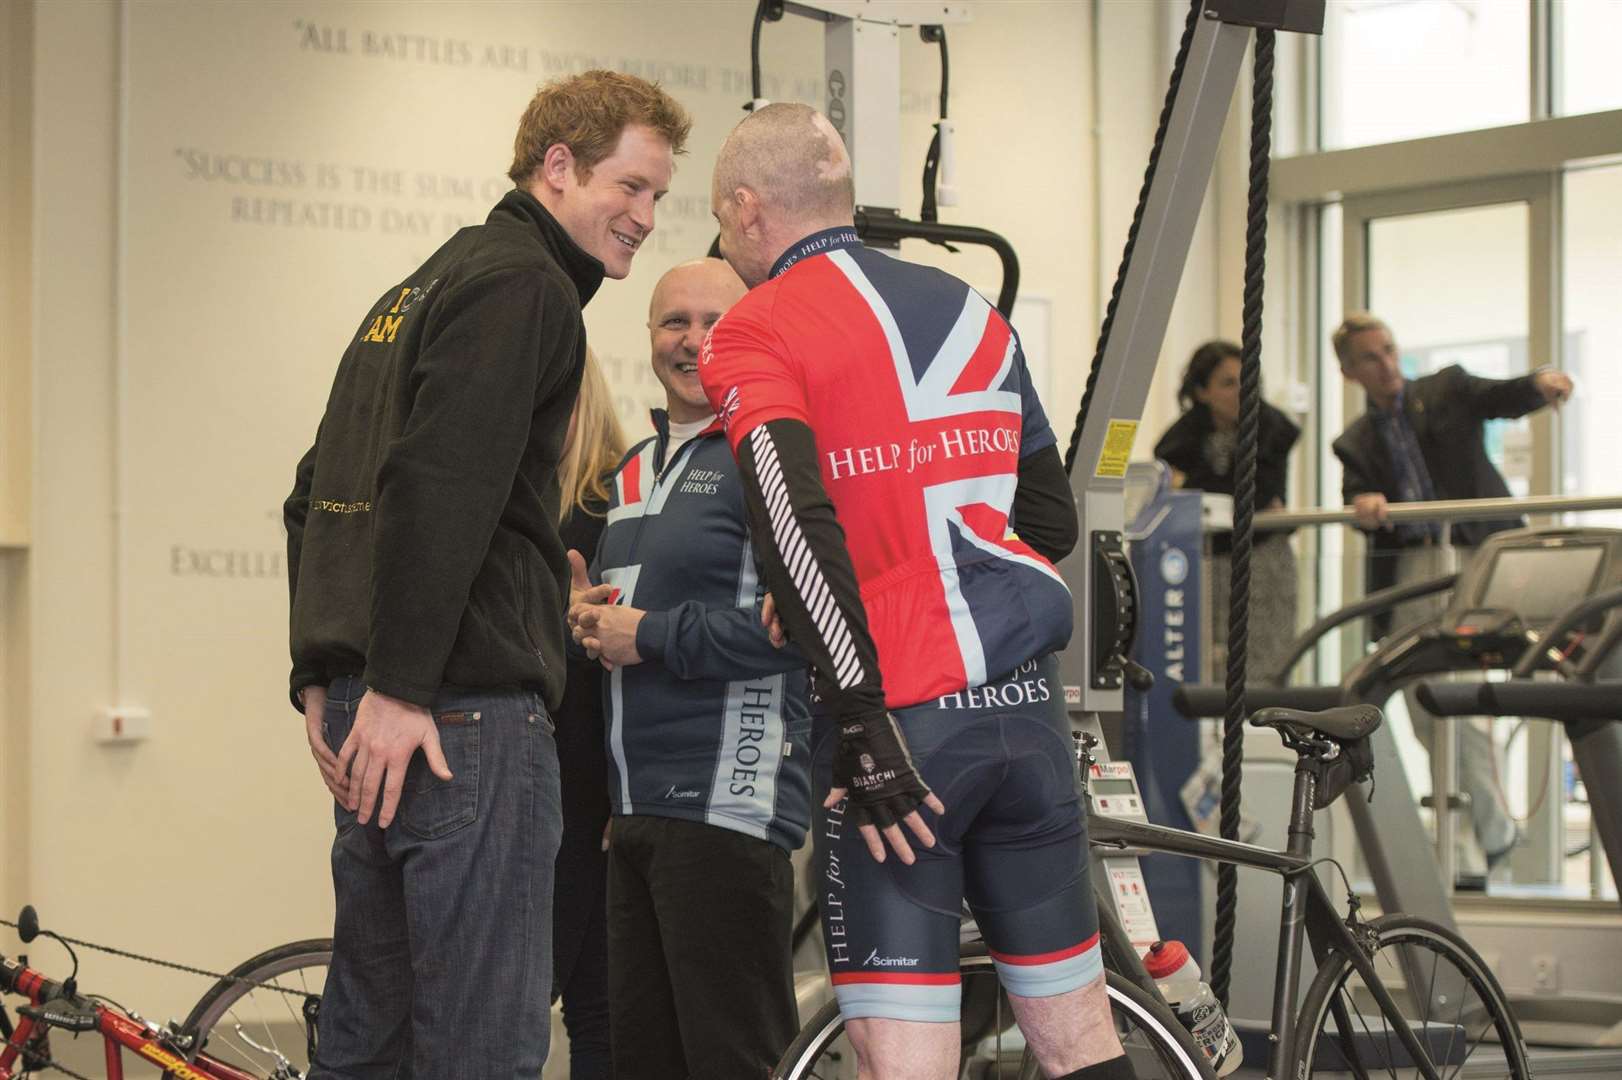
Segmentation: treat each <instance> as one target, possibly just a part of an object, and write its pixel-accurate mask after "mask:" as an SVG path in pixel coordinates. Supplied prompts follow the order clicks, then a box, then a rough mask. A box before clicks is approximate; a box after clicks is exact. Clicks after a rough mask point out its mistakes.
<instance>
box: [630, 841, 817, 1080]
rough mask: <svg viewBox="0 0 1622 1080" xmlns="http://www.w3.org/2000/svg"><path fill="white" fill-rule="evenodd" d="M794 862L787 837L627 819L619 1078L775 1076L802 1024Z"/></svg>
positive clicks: (709, 1079)
mask: <svg viewBox="0 0 1622 1080" xmlns="http://www.w3.org/2000/svg"><path fill="white" fill-rule="evenodd" d="M793 901H794V871H793V869H792V868H791V867H790V865H789V858H788V853H787V852H785V851H784V850H783V849H782V848H780V847H778V846H777V845H776V844H772V843H769V842H767V841H765V840H756V839H755V838H754V837H750V836H745V835H743V834H742V833H738V832H733V831H732V830H730V829H723V828H718V827H716V826H713V825H705V824H702V823H700V822H696V821H686V820H681V819H677V818H661V817H646V816H633V817H616V818H615V819H614V831H613V841H612V844H611V847H610V849H609V857H608V984H609V1009H610V1016H611V1020H612V1022H611V1024H610V1030H611V1034H612V1038H613V1046H614V1069H615V1075H616V1076H617V1077H618V1078H619V1080H676V1078H679V1077H691V1078H693V1080H750V1078H754V1077H764V1076H765V1075H766V1074H767V1072H769V1071H770V1069H771V1067H772V1066H773V1065H775V1064H776V1063H777V1059H778V1057H779V1056H781V1055H782V1053H783V1051H784V1050H785V1049H787V1048H788V1044H789V1043H790V1042H792V1041H793V1039H794V1035H795V1032H796V1031H797V1030H798V1028H799V1018H798V1015H797V1013H796V1010H795V1006H794V971H793V958H792V956H791V952H792V946H791V942H790V938H791V936H792V933H793Z"/></svg>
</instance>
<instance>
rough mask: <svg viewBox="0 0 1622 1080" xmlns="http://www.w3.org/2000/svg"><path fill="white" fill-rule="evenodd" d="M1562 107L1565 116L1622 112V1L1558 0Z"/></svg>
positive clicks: (1556, 15)
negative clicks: (1621, 50) (1619, 65)
mask: <svg viewBox="0 0 1622 1080" xmlns="http://www.w3.org/2000/svg"><path fill="white" fill-rule="evenodd" d="M1551 10H1552V12H1553V15H1554V19H1555V41H1556V42H1557V49H1558V51H1557V52H1556V53H1555V65H1556V71H1557V72H1558V73H1559V74H1558V76H1557V78H1558V80H1559V81H1558V89H1559V97H1558V99H1557V107H1558V110H1559V111H1560V112H1561V113H1564V114H1571V113H1585V112H1598V111H1600V110H1601V109H1617V108H1622V80H1619V79H1617V77H1616V45H1617V42H1618V41H1622V3H1619V2H1618V0H1555V5H1554V7H1553V8H1552V9H1551Z"/></svg>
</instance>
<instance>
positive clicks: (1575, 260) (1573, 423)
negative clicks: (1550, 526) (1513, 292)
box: [1561, 166, 1622, 526]
mask: <svg viewBox="0 0 1622 1080" xmlns="http://www.w3.org/2000/svg"><path fill="white" fill-rule="evenodd" d="M1565 188H1566V190H1565V200H1564V201H1565V266H1564V286H1565V323H1566V325H1565V358H1564V365H1563V366H1564V367H1565V369H1566V371H1568V372H1569V373H1570V374H1571V377H1572V380H1573V381H1574V382H1575V383H1576V387H1575V389H1574V392H1573V393H1572V397H1571V401H1570V402H1569V403H1568V404H1567V405H1566V406H1565V408H1564V410H1563V412H1564V416H1563V422H1562V424H1561V436H1562V438H1561V441H1562V443H1563V444H1564V445H1563V447H1562V453H1561V460H1562V466H1561V468H1562V477H1561V480H1562V490H1564V491H1565V492H1567V493H1568V494H1572V495H1614V494H1618V493H1622V424H1618V423H1617V421H1616V418H1617V416H1618V415H1622V366H1618V364H1617V362H1616V358H1617V357H1618V356H1622V309H1619V308H1618V306H1617V282H1619V281H1622V166H1610V167H1608V168H1599V169H1585V170H1582V171H1579V172H1572V173H1568V174H1567V175H1566V183H1565ZM1579 520H1580V521H1581V522H1582V523H1583V524H1585V525H1613V526H1619V525H1622V511H1608V512H1603V513H1593V514H1584V515H1582V517H1581V518H1580V519H1579Z"/></svg>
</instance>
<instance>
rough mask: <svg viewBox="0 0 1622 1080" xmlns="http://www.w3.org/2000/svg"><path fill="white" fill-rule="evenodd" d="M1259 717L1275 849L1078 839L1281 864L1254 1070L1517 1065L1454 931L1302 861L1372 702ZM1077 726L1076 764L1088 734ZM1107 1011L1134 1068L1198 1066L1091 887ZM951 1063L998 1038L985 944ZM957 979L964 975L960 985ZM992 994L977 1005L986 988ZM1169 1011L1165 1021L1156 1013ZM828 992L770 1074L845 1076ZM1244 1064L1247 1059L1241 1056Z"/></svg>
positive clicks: (1501, 1078) (1502, 1076)
mask: <svg viewBox="0 0 1622 1080" xmlns="http://www.w3.org/2000/svg"><path fill="white" fill-rule="evenodd" d="M1250 722H1251V723H1252V724H1253V725H1256V726H1258V727H1269V728H1273V729H1274V730H1275V731H1277V732H1278V734H1279V736H1280V738H1281V739H1282V740H1283V742H1284V745H1285V746H1286V747H1288V748H1289V749H1291V750H1292V751H1294V752H1295V754H1296V768H1295V784H1294V790H1293V794H1292V798H1291V807H1290V828H1289V834H1288V836H1289V839H1288V843H1287V845H1286V847H1285V849H1284V850H1282V851H1275V850H1273V849H1271V848H1265V847H1260V846H1257V845H1253V844H1245V843H1239V842H1237V841H1231V840H1220V839H1216V838H1214V837H1209V836H1204V835H1201V834H1199V833H1195V832H1189V831H1186V830H1181V829H1172V828H1167V827H1165V826H1160V825H1150V824H1144V823H1141V822H1135V821H1130V820H1124V819H1121V818H1111V817H1105V816H1102V815H1100V816H1097V817H1094V818H1093V819H1092V820H1091V821H1090V822H1089V826H1088V831H1089V836H1090V840H1091V843H1092V845H1093V846H1094V847H1095V848H1098V849H1105V850H1108V851H1109V852H1110V854H1112V855H1119V854H1149V853H1153V852H1164V853H1167V854H1172V855H1181V856H1186V857H1191V858H1198V859H1207V860H1215V861H1218V862H1228V863H1232V864H1234V865H1236V866H1241V867H1249V868H1251V869H1257V870H1266V871H1269V872H1272V873H1276V874H1279V875H1281V876H1282V877H1283V879H1284V889H1283V897H1282V900H1281V906H1280V912H1279V938H1278V942H1279V948H1278V962H1277V971H1276V975H1275V979H1274V987H1273V994H1274V998H1273V1012H1272V1016H1271V1020H1270V1027H1269V1034H1268V1040H1267V1045H1268V1054H1267V1062H1266V1066H1267V1075H1268V1076H1269V1077H1273V1078H1275V1080H1284V1078H1289V1080H1308V1078H1310V1077H1322V1078H1328V1077H1342V1076H1350V1077H1355V1078H1357V1080H1370V1078H1377V1077H1389V1078H1392V1080H1399V1078H1408V1077H1414V1078H1420V1080H1443V1078H1449V1080H1451V1078H1454V1077H1461V1078H1462V1077H1471V1078H1476V1077H1482V1078H1497V1080H1530V1077H1531V1069H1530V1067H1529V1065H1528V1060H1527V1052H1526V1045H1525V1043H1524V1041H1523V1040H1522V1038H1521V1033H1520V1027H1519V1025H1518V1024H1517V1023H1516V1021H1515V1017H1514V1015H1513V1014H1512V1013H1511V1012H1510V1009H1509V1005H1508V1003H1507V1001H1506V999H1505V997H1504V992H1503V989H1502V988H1501V987H1500V986H1499V985H1498V981H1497V979H1496V978H1495V977H1494V976H1493V974H1492V972H1491V970H1490V969H1489V968H1488V967H1487V965H1486V964H1485V963H1484V962H1483V961H1482V959H1481V957H1480V956H1478V955H1477V954H1476V952H1475V950H1474V949H1472V948H1471V947H1470V946H1469V945H1468V944H1467V943H1466V942H1465V941H1464V940H1463V939H1462V938H1460V937H1459V936H1458V935H1457V934H1456V933H1454V932H1453V931H1451V930H1449V929H1447V928H1445V927H1442V926H1439V925H1437V924H1435V923H1431V922H1428V921H1427V920H1424V919H1419V918H1414V917H1412V916H1407V915H1402V914H1399V913H1388V914H1386V915H1383V916H1382V917H1380V918H1377V919H1372V920H1366V919H1364V918H1363V917H1362V916H1361V914H1360V911H1359V905H1360V901H1359V899H1358V896H1357V894H1356V893H1355V892H1354V891H1353V890H1352V888H1351V886H1350V883H1349V882H1348V881H1347V880H1346V878H1345V874H1344V872H1342V873H1341V880H1342V883H1343V884H1344V885H1345V890H1346V896H1347V902H1346V914H1345V915H1344V916H1341V915H1338V914H1337V913H1336V911H1335V907H1334V904H1333V903H1332V902H1331V901H1330V899H1329V894H1328V892H1327V891H1326V890H1325V888H1324V886H1323V884H1322V883H1321V882H1320V881H1319V879H1318V876H1317V874H1316V873H1315V871H1316V869H1317V868H1318V867H1319V866H1322V865H1332V866H1335V867H1336V868H1337V869H1338V864H1335V863H1334V862H1333V860H1330V859H1327V858H1325V859H1316V860H1315V859H1314V858H1313V855H1312V842H1313V812H1314V810H1319V809H1323V808H1324V807H1326V806H1328V805H1330V804H1331V803H1332V802H1333V801H1334V800H1335V799H1337V798H1339V797H1340V796H1341V794H1343V793H1344V792H1345V791H1346V790H1347V789H1348V788H1351V789H1352V790H1357V789H1356V788H1353V787H1352V782H1353V781H1361V780H1365V779H1367V778H1369V777H1370V776H1371V775H1372V771H1373V760H1372V755H1371V754H1370V753H1369V751H1368V737H1369V735H1370V734H1371V733H1373V732H1374V731H1375V729H1376V728H1378V727H1379V725H1380V723H1381V716H1380V711H1379V709H1377V708H1375V707H1373V706H1371V705H1351V706H1342V707H1339V708H1332V709H1327V710H1324V711H1322V712H1304V711H1300V710H1295V709H1282V708H1274V709H1263V710H1261V711H1259V712H1258V713H1256V714H1255V715H1254V716H1252V717H1251V721H1250ZM1089 740H1090V737H1088V740H1083V739H1082V738H1081V737H1079V736H1078V744H1077V753H1078V758H1079V759H1080V762H1081V766H1082V768H1081V775H1082V776H1083V777H1084V778H1085V777H1086V776H1087V773H1088V766H1090V764H1091V755H1090V749H1091V746H1096V741H1089ZM1099 935H1100V941H1101V944H1102V946H1103V953H1104V966H1105V969H1106V976H1107V979H1108V990H1109V996H1110V1007H1111V1012H1112V1014H1113V1015H1114V1018H1115V1021H1116V1027H1117V1030H1118V1031H1119V1032H1120V1033H1121V1035H1122V1044H1123V1046H1124V1047H1125V1049H1126V1051H1127V1054H1128V1056H1129V1057H1131V1058H1132V1062H1133V1065H1134V1067H1135V1069H1136V1071H1137V1073H1138V1075H1139V1076H1140V1077H1143V1078H1145V1080H1151V1078H1152V1080H1164V1078H1173V1077H1175V1078H1188V1080H1193V1078H1195V1077H1202V1078H1209V1077H1210V1076H1211V1073H1210V1067H1209V1065H1208V1064H1207V1063H1206V1061H1205V1060H1204V1058H1203V1056H1197V1058H1196V1060H1193V1061H1190V1060H1189V1057H1188V1047H1189V1045H1190V1043H1189V1040H1188V1039H1187V1038H1186V1036H1187V1032H1186V1031H1184V1030H1183V1029H1182V1026H1181V1024H1179V1023H1177V1021H1176V1020H1175V1019H1170V1017H1171V1013H1170V1010H1169V1009H1167V1007H1166V1005H1165V1002H1164V1000H1163V999H1162V998H1161V997H1160V995H1159V993H1158V992H1157V990H1156V989H1155V986H1154V983H1153V982H1152V980H1150V979H1149V977H1148V975H1147V973H1146V972H1145V971H1144V970H1143V965H1142V962H1141V960H1140V959H1139V958H1138V954H1137V951H1136V950H1135V949H1134V947H1133V945H1132V942H1131V940H1130V939H1129V938H1128V937H1127V935H1126V933H1125V931H1124V930H1123V929H1122V927H1121V925H1120V922H1119V921H1118V920H1117V919H1116V918H1115V917H1114V914H1113V909H1112V906H1111V904H1110V902H1109V900H1108V899H1107V898H1106V897H1103V896H1101V897H1100V899H1099ZM1303 946H1310V948H1311V950H1312V955H1313V958H1314V960H1315V961H1316V966H1317V973H1316V975H1315V976H1314V977H1313V979H1312V981H1311V983H1310V985H1309V986H1308V988H1307V991H1306V995H1305V997H1302V996H1301V993H1300V988H1301V976H1302V970H1303V963H1304V959H1305V954H1304V951H1303ZM962 973H963V976H964V997H963V1000H964V1015H963V1031H964V1036H965V1038H964V1045H965V1073H966V1074H967V1072H968V1071H969V1070H970V1069H971V1067H978V1066H975V1065H974V1064H973V1063H972V1061H971V1054H975V1055H977V1054H978V1049H977V1048H978V1047H979V1046H980V1044H981V1042H982V1040H984V1039H986V1038H997V1037H1000V1036H1001V1035H1002V1034H1003V1032H1005V1031H1006V1030H1007V1025H1006V1023H1005V1020H1004V1017H1005V1016H1006V1017H1007V1023H1011V1021H1012V1018H1011V1015H1008V1010H1007V1008H1006V1004H1005V1003H1004V1001H1003V999H1002V998H1001V997H1000V996H999V994H998V992H997V991H996V990H995V989H994V987H995V974H994V972H992V970H991V965H990V963H989V961H987V960H985V959H984V946H983V945H976V946H966V947H965V948H964V951H963V963H962ZM971 979H973V980H974V983H973V990H972V992H971V981H970V980H971ZM988 998H989V1000H991V1001H993V1002H995V1003H996V1009H995V1015H994V1016H991V1017H988V1016H987V1015H986V1005H985V1002H986V1001H987V1000H988ZM1168 1020H1169V1023H1168ZM843 1028H844V1024H843V1021H842V1019H841V1018H840V1016H839V1008H838V1003H837V1002H829V1003H828V1004H827V1005H825V1006H824V1007H823V1008H822V1009H821V1010H820V1011H819V1012H818V1013H817V1014H816V1015H815V1016H813V1017H812V1018H811V1020H810V1022H809V1023H807V1024H806V1025H805V1027H804V1028H803V1029H802V1030H801V1032H800V1035H799V1036H798V1038H796V1040H795V1041H794V1043H793V1045H791V1046H790V1047H789V1050H788V1052H787V1053H786V1054H785V1055H784V1056H783V1058H782V1060H781V1061H780V1062H779V1064H778V1066H777V1069H776V1071H775V1072H774V1073H773V1074H772V1075H773V1077H774V1078H776V1080H811V1078H816V1080H835V1078H849V1077H854V1076H855V1075H856V1064H855V1056H854V1054H853V1053H852V1052H851V1048H850V1046H849V1044H848V1041H847V1040H846V1039H845V1037H844V1033H843ZM1001 1057H1002V1055H1001V1054H1000V1053H998V1054H994V1055H992V1064H990V1065H988V1066H986V1068H985V1070H983V1071H982V1072H981V1073H980V1074H979V1075H981V1076H986V1077H1003V1076H1008V1077H1019V1078H1020V1080H1036V1078H1038V1077H1040V1076H1041V1073H1040V1072H1039V1070H1038V1069H1037V1066H1036V1062H1035V1061H1034V1059H1033V1057H1032V1056H1031V1055H1030V1054H1029V1052H1025V1053H1023V1054H1021V1055H1020V1057H1019V1060H1018V1063H1017V1065H1015V1066H1013V1071H1003V1066H1002V1063H1001ZM1251 1064H1252V1065H1253V1066H1254V1065H1255V1064H1259V1063H1254V1062H1253V1063H1251Z"/></svg>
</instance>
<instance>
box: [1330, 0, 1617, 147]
mask: <svg viewBox="0 0 1622 1080" xmlns="http://www.w3.org/2000/svg"><path fill="white" fill-rule="evenodd" d="M1527 3H1528V0H1329V5H1328V8H1327V9H1326V11H1325V20H1324V36H1323V115H1322V124H1323V145H1324V148H1325V149H1338V148H1341V147H1347V146H1368V145H1371V144H1373V143H1383V142H1397V141H1399V140H1402V139H1417V138H1421V137H1424V136H1427V135H1441V134H1445V133H1447V132H1453V131H1470V130H1474V129H1476V128H1485V127H1495V126H1497V125H1500V124H1516V123H1523V122H1525V121H1526V120H1528V119H1530V109H1529V102H1530V100H1531V73H1530V68H1529V64H1530V63H1531V59H1530V55H1531V45H1530V38H1529V34H1530V32H1531V17H1530V13H1529V9H1528V6H1527ZM1615 42H1616V38H1615V37H1614V36H1613V37H1609V38H1606V39H1604V41H1602V42H1599V43H1597V46H1598V47H1603V46H1604V45H1607V44H1609V45H1611V46H1614V45H1615ZM1613 66H1614V64H1613Z"/></svg>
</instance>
